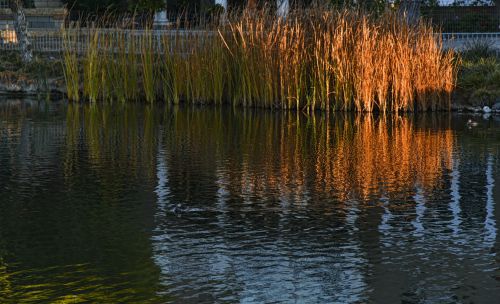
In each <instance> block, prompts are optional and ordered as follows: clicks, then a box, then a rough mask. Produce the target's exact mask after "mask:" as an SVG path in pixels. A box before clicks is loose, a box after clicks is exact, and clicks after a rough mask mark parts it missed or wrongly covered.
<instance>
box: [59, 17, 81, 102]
mask: <svg viewBox="0 0 500 304" xmlns="http://www.w3.org/2000/svg"><path fill="white" fill-rule="evenodd" d="M75 27H76V28H79V25H78V24H77V25H75ZM62 35H63V71H64V79H65V81H66V91H67V95H68V99H69V100H72V101H76V102H78V101H80V71H79V64H78V50H77V43H78V36H77V35H75V34H74V32H72V31H71V30H67V29H65V28H63V30H62Z"/></svg>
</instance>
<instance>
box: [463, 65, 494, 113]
mask: <svg viewBox="0 0 500 304" xmlns="http://www.w3.org/2000/svg"><path fill="white" fill-rule="evenodd" d="M458 90H459V94H460V95H461V96H463V99H464V100H465V101H466V102H468V103H469V104H471V105H492V104H493V103H494V102H496V101H497V100H498V99H499V98H500V61H499V60H498V58H496V57H487V58H479V59H478V58H475V59H474V60H469V59H464V61H463V63H462V66H461V68H460V71H459V74H458Z"/></svg>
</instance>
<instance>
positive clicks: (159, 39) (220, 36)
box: [64, 9, 456, 111]
mask: <svg viewBox="0 0 500 304" xmlns="http://www.w3.org/2000/svg"><path fill="white" fill-rule="evenodd" d="M107 23H108V24H109V21H107ZM195 30H196V31H195ZM83 32H84V33H85V34H84V39H85V40H86V41H85V43H86V45H88V48H87V49H86V51H83V52H78V51H77V49H78V48H77V47H76V45H77V40H78V39H82V38H81V37H82V33H83ZM64 36H65V46H66V47H65V51H64V74H65V79H66V84H67V92H68V97H69V98H70V99H71V100H75V101H79V100H83V99H85V100H90V101H93V102H97V101H105V102H109V101H119V102H127V101H133V100H146V101H147V102H150V103H152V102H158V101H163V102H167V103H174V104H176V103H179V102H186V103H207V104H208V103H210V104H221V103H228V104H232V105H235V106H238V105H242V106H251V107H270V108H271V107H272V108H280V109H301V110H318V109H319V110H325V111H330V110H354V111H414V110H437V109H447V108H449V101H450V99H449V96H450V94H451V92H452V90H453V88H454V85H455V78H456V64H455V61H454V54H453V53H452V52H446V51H444V50H443V48H442V44H441V41H439V39H436V33H435V32H434V31H433V29H432V27H431V26H429V25H428V24H425V23H422V22H421V23H418V24H409V23H408V22H407V21H406V19H405V18H402V17H401V16H399V15H397V14H396V13H395V12H392V11H387V12H385V13H384V14H382V15H381V16H373V15H371V14H368V13H364V12H359V11H354V10H340V11H339V10H335V11H333V10H326V9H311V10H299V11H295V12H294V13H293V14H292V15H290V16H289V17H288V18H286V19H283V18H280V17H276V16H275V15H274V14H273V13H271V12H269V11H265V10H261V11H249V10H247V11H244V12H243V13H240V14H234V15H229V16H227V18H226V20H225V22H218V23H215V22H211V23H208V24H207V23H204V24H203V25H200V24H197V25H196V26H193V27H192V31H186V30H176V31H172V32H171V33H170V34H161V35H159V34H158V33H155V32H152V31H147V30H146V31H141V32H139V31H133V30H131V31H130V30H129V31H124V30H119V29H111V30H110V29H107V30H106V31H104V30H102V29H101V28H100V27H99V22H96V23H94V26H93V27H91V28H86V29H81V28H79V26H78V25H75V26H74V28H69V29H66V32H65V35H64ZM131 37H134V38H131Z"/></svg>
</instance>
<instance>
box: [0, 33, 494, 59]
mask: <svg viewBox="0 0 500 304" xmlns="http://www.w3.org/2000/svg"><path fill="white" fill-rule="evenodd" d="M145 34H146V32H145V31H141V30H133V31H132V30H114V29H113V30H100V32H99V37H100V38H99V40H100V42H99V44H101V43H106V41H108V42H110V41H111V43H113V41H114V42H116V41H123V39H124V40H125V41H130V39H134V42H135V46H136V47H137V48H138V49H140V48H141V47H142V45H141V43H143V39H142V38H143V37H144V35H145ZM214 34H216V33H214V32H207V31H196V30H157V31H153V32H152V40H153V45H154V46H155V48H156V49H157V50H158V51H161V52H164V51H165V50H164V49H163V48H165V46H166V45H165V41H171V43H172V44H173V43H176V44H177V45H176V50H184V51H186V52H187V51H189V49H190V48H192V47H193V45H192V44H193V41H196V42H197V43H199V42H200V41H202V40H203V39H200V37H212V36H213V35H214ZM71 35H72V39H71V49H72V50H74V51H77V52H81V53H83V52H85V51H86V50H87V47H88V44H89V43H88V42H89V37H90V35H91V32H90V31H88V30H85V29H81V30H79V31H78V32H74V33H72V34H71ZM29 36H30V41H31V44H32V48H33V51H35V52H49V53H58V52H61V51H63V49H64V41H63V32H62V31H61V30H59V29H54V30H50V29H31V30H30V32H29ZM195 38H196V39H195ZM442 38H443V42H444V44H445V46H446V47H450V48H457V49H460V48H463V47H464V46H465V45H466V43H467V42H468V41H477V40H488V41H491V42H492V45H493V46H494V47H497V48H499V49H500V32H498V33H443V34H442ZM119 39H121V40H119ZM101 41H102V42H101ZM115 45H116V44H115ZM18 48H19V45H18V43H17V38H16V33H15V31H14V30H13V29H12V27H11V28H7V29H4V30H0V50H18Z"/></svg>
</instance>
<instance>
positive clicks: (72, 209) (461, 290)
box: [0, 100, 500, 303]
mask: <svg viewBox="0 0 500 304" xmlns="http://www.w3.org/2000/svg"><path fill="white" fill-rule="evenodd" d="M467 119H469V116H467V115H454V116H449V115H447V114H439V115H421V116H418V117H411V116H410V117H377V116H369V115H364V116H349V115H330V116H329V117H327V116H322V115H316V116H307V115H305V114H297V113H293V114H279V113H272V112H269V111H266V112H264V111H257V110H252V111H249V110H246V111H245V110H242V109H236V110H233V109H211V108H178V109H169V110H166V109H164V108H161V107H150V106H144V105H127V106H117V105H115V106H89V105H84V106H79V105H67V104H64V103H44V102H36V101H16V100H10V101H0V303H24V302H28V303H29V302H33V303H40V302H58V303H168V302H176V303H212V302H217V303H235V302H242V303H273V302H286V303H499V299H500V256H499V255H498V254H499V253H498V251H499V250H500V235H499V233H498V226H499V225H500V206H498V204H497V203H500V160H499V156H500V153H499V148H500V117H496V118H495V117H489V118H483V117H481V116H477V117H474V119H475V120H477V121H478V123H479V125H478V126H477V127H474V128H472V129H469V128H467V126H466V124H465V122H466V121H467Z"/></svg>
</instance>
